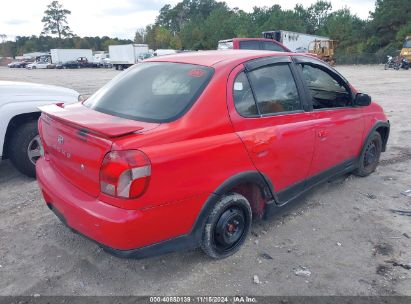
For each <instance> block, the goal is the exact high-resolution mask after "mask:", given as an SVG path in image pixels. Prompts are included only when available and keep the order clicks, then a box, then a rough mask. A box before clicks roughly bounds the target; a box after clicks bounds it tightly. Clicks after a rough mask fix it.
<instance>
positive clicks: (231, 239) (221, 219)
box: [201, 193, 252, 259]
mask: <svg viewBox="0 0 411 304" xmlns="http://www.w3.org/2000/svg"><path fill="white" fill-rule="evenodd" d="M251 220H252V211H251V207H250V203H249V202H248V200H247V199H246V198H245V197H244V196H242V195H240V194H237V193H231V194H227V195H225V196H223V197H222V198H221V199H220V200H219V201H218V202H217V204H216V205H215V206H214V208H213V210H212V211H211V213H210V215H209V216H208V219H207V222H206V225H205V227H204V231H203V238H202V244H201V248H202V249H203V251H204V252H205V253H206V254H207V255H208V256H210V257H212V258H215V259H222V258H225V257H228V256H230V255H232V254H234V253H235V252H237V251H238V250H239V249H240V247H241V245H242V244H243V243H244V241H245V240H246V238H247V235H248V233H249V231H250V227H251Z"/></svg>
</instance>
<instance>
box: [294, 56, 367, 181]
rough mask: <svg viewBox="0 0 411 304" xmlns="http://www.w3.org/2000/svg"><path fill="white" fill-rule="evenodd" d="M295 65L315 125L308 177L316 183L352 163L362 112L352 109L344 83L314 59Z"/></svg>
mask: <svg viewBox="0 0 411 304" xmlns="http://www.w3.org/2000/svg"><path fill="white" fill-rule="evenodd" d="M300 58H302V57H300ZM298 65H299V66H300V69H299V71H300V72H301V74H302V78H303V79H304V81H305V84H306V87H307V91H308V93H309V94H308V95H310V99H311V102H312V107H313V112H312V113H313V114H312V115H313V120H314V121H315V122H316V128H315V133H316V143H315V151H314V156H313V161H312V165H311V168H310V171H309V174H308V176H309V177H311V178H312V181H318V178H319V179H322V178H324V177H327V175H330V174H333V173H335V172H337V171H340V170H342V169H344V168H345V167H348V166H352V165H353V164H354V163H355V160H356V158H357V157H358V156H359V154H360V150H361V142H362V138H363V132H364V120H363V112H362V108H360V107H354V106H353V94H352V92H351V89H350V87H349V85H348V83H347V82H346V80H345V79H343V78H342V77H341V76H339V75H338V74H337V73H336V72H335V71H333V70H332V69H331V68H329V67H327V66H326V65H325V64H323V63H321V62H319V61H318V63H316V60H314V59H313V60H309V62H304V61H301V62H299V64H298ZM316 177H318V178H317V179H316Z"/></svg>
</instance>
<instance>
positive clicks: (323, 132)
mask: <svg viewBox="0 0 411 304" xmlns="http://www.w3.org/2000/svg"><path fill="white" fill-rule="evenodd" d="M329 134H330V131H328V130H320V131H318V137H320V138H324V137H327V136H328V135H329Z"/></svg>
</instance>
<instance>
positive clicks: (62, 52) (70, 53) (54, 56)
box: [50, 49, 93, 64]
mask: <svg viewBox="0 0 411 304" xmlns="http://www.w3.org/2000/svg"><path fill="white" fill-rule="evenodd" d="M50 55H51V62H52V63H54V64H58V63H65V62H68V61H76V60H77V59H78V58H80V57H85V58H87V60H88V62H92V61H93V52H92V51H91V49H51V50H50Z"/></svg>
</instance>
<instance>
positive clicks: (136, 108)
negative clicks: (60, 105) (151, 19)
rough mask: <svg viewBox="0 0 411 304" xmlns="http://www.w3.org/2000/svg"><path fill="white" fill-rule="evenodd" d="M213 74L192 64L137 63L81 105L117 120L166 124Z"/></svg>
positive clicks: (198, 91)
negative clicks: (126, 119) (115, 117)
mask: <svg viewBox="0 0 411 304" xmlns="http://www.w3.org/2000/svg"><path fill="white" fill-rule="evenodd" d="M213 71H214V70H213V69H212V68H209V67H205V66H200V65H192V64H181V63H171V62H146V63H141V64H138V65H135V66H134V67H132V68H130V69H128V70H127V71H125V72H123V73H121V74H120V75H118V76H117V77H115V78H114V79H113V80H112V81H110V82H109V83H108V84H107V85H105V86H104V87H102V88H101V89H100V90H98V91H97V92H96V93H95V94H94V95H92V96H91V97H90V98H89V99H88V100H87V101H86V102H85V103H84V105H85V106H86V107H89V108H91V109H94V110H96V111H99V112H103V113H106V114H110V115H114V116H118V117H123V118H128V119H134V120H141V121H147V122H169V121H172V120H175V119H177V118H178V117H180V116H181V115H182V114H183V113H184V112H186V111H187V110H188V109H189V108H190V106H191V105H192V104H193V103H194V102H195V100H196V99H197V98H198V97H199V96H200V94H201V93H202V92H203V90H204V88H205V87H206V85H207V84H208V82H209V80H210V79H211V76H212V74H213Z"/></svg>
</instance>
